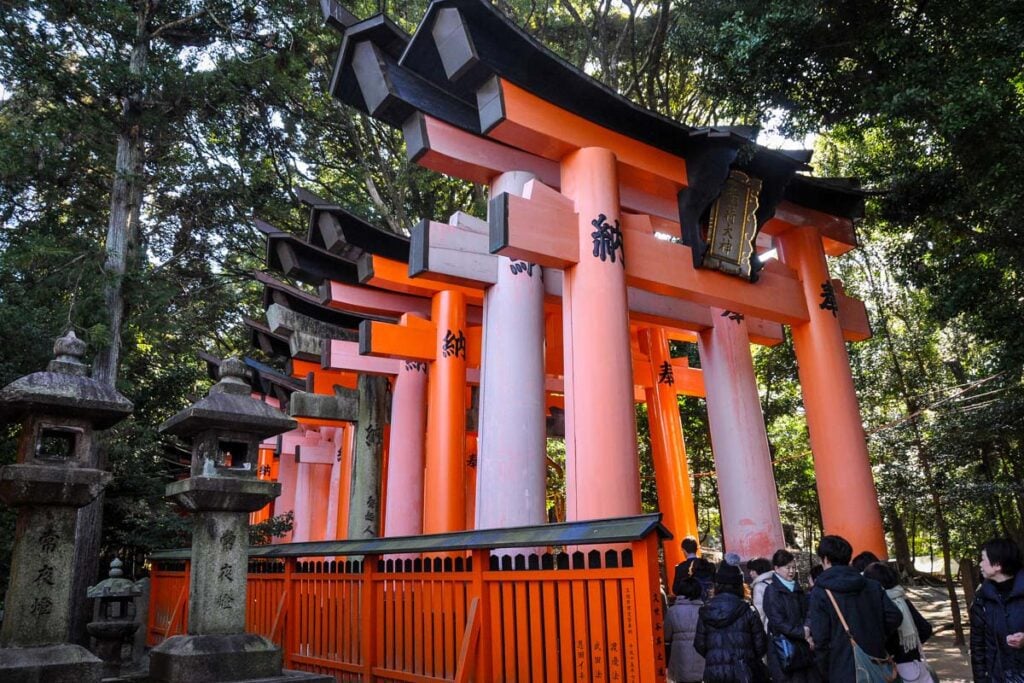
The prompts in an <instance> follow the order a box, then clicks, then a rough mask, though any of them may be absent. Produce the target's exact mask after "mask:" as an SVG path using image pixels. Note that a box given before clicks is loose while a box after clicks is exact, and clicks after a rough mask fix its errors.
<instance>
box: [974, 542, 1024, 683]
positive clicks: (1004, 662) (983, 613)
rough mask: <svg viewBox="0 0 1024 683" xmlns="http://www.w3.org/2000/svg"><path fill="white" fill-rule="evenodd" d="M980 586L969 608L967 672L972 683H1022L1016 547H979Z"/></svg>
mask: <svg viewBox="0 0 1024 683" xmlns="http://www.w3.org/2000/svg"><path fill="white" fill-rule="evenodd" d="M981 575H982V576H983V577H984V579H985V582H984V583H983V584H981V588H979V589H978V592H977V594H976V595H975V597H974V603H973V604H972V605H971V670H972V671H973V672H974V680H975V681H976V683H1024V569H1022V568H1021V553H1020V548H1018V547H1017V544H1016V543H1014V542H1013V541H1011V540H1010V539H1008V538H993V539H992V540H990V541H988V542H987V543H985V545H983V546H981Z"/></svg>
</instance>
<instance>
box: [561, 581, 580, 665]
mask: <svg viewBox="0 0 1024 683" xmlns="http://www.w3.org/2000/svg"><path fill="white" fill-rule="evenodd" d="M572 618H573V614H572V582H571V581H568V580H564V581H559V582H558V643H559V649H560V650H561V661H562V673H561V676H560V677H559V678H558V680H559V681H570V680H573V678H574V676H575V673H574V672H575V671H576V641H575V639H574V638H573V624H572Z"/></svg>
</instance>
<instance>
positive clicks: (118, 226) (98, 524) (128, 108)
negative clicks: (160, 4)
mask: <svg viewBox="0 0 1024 683" xmlns="http://www.w3.org/2000/svg"><path fill="white" fill-rule="evenodd" d="M148 7H149V4H148V3H141V5H140V8H139V13H138V15H137V18H136V34H135V45H134V47H133V49H132V55H131V61H130V62H129V72H130V74H131V78H130V80H129V83H128V84H127V86H126V87H127V92H126V94H125V96H124V98H123V100H122V105H121V124H120V132H119V133H118V136H117V159H116V162H115V170H114V180H113V182H112V184H111V190H110V195H111V196H110V222H109V223H108V225H107V241H106V260H105V262H104V264H103V270H104V273H105V275H106V278H107V279H106V283H105V285H104V289H103V302H104V306H105V308H106V313H107V333H108V335H109V344H108V345H107V346H106V347H104V348H100V349H97V352H96V356H95V358H94V359H93V368H92V376H93V379H95V380H97V381H99V382H102V383H103V384H107V385H109V386H111V387H113V386H114V385H115V384H116V383H117V375H118V367H119V364H120V360H121V335H122V329H123V325H124V309H125V306H124V276H125V273H126V272H127V268H128V264H129V262H130V259H131V257H132V256H133V253H134V251H135V247H136V245H137V244H138V232H139V220H140V215H141V210H142V197H143V190H144V180H143V160H144V150H143V136H142V125H141V113H142V99H143V89H142V83H143V76H144V74H145V72H146V65H147V62H148V57H149V35H148V33H147V31H146V23H147V21H148ZM101 448H102V446H101ZM105 460H106V458H105V456H104V455H101V466H103V467H105V466H106V462H105ZM104 499H105V496H104V495H103V494H102V493H101V494H100V495H99V496H98V497H97V498H96V500H94V501H93V502H91V503H90V504H89V505H86V506H85V507H83V508H81V509H80V510H79V511H78V517H77V519H76V522H75V568H74V572H73V574H72V577H71V581H72V586H71V589H72V593H71V595H72V599H71V615H70V622H71V623H70V633H69V636H70V639H71V641H72V642H75V643H80V644H83V645H86V646H88V644H89V635H88V633H87V632H86V629H85V625H86V624H87V623H88V622H89V621H91V618H92V610H91V609H90V607H91V605H90V601H89V600H87V599H86V597H85V595H86V591H87V589H88V587H89V586H90V585H92V584H94V583H96V582H97V580H98V578H99V576H98V574H99V554H100V542H101V540H102V527H103V502H104Z"/></svg>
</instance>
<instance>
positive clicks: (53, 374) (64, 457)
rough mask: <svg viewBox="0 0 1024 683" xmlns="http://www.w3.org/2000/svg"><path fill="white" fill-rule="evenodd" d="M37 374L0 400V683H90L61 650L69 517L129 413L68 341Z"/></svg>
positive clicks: (87, 671)
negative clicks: (14, 450)
mask: <svg viewBox="0 0 1024 683" xmlns="http://www.w3.org/2000/svg"><path fill="white" fill-rule="evenodd" d="M54 352H55V354H56V358H55V359H54V360H53V361H51V362H50V365H49V366H48V367H47V370H46V372H37V373H34V374H31V375H27V376H25V377H22V378H20V379H17V380H15V381H14V382H12V383H10V384H8V385H7V386H6V387H4V388H3V389H2V390H0V420H3V421H4V422H21V424H22V429H21V437H20V439H19V442H18V454H17V463H16V464H14V465H8V466H6V467H4V468H3V469H2V470H0V500H2V501H3V502H4V503H6V504H7V505H9V506H11V507H13V508H16V509H17V510H18V522H17V527H16V529H15V537H14V551H13V553H12V557H11V582H10V587H9V588H8V590H7V598H6V600H7V602H6V606H5V607H6V609H5V615H4V616H5V618H4V622H3V628H2V629H0V680H2V681H5V682H8V681H9V682H12V683H19V682H21V681H25V682H26V683H27V682H29V681H33V682H34V681H47V682H54V683H61V682H64V681H67V682H69V683H71V682H74V683H83V682H84V683H93V682H98V681H99V680H100V677H101V675H102V671H103V665H102V662H101V661H100V660H99V659H97V658H96V657H94V656H93V655H92V654H91V653H90V652H89V651H88V650H86V649H85V648H83V647H81V646H79V645H73V644H70V643H68V642H67V641H68V636H69V626H70V619H71V604H72V601H78V600H83V601H84V600H85V597H86V596H85V594H84V593H83V594H82V595H72V588H71V587H72V572H73V568H74V566H75V518H76V511H77V510H78V509H79V508H82V507H83V506H85V505H87V504H88V503H89V502H91V501H93V500H95V499H96V497H97V496H99V494H100V492H101V491H102V490H103V488H104V487H105V486H106V485H107V483H108V482H109V481H110V478H111V475H110V474H109V473H107V472H103V471H101V470H99V469H97V467H96V465H97V448H98V444H97V439H96V432H97V431H98V430H102V429H106V428H108V427H110V426H112V425H114V424H115V423H117V422H120V421H121V420H122V419H123V418H125V417H127V416H128V415H129V414H130V413H131V411H132V404H131V403H130V402H128V400H127V399H125V398H124V397H123V396H121V395H120V394H119V393H117V392H116V391H114V390H113V389H112V388H110V387H107V386H106V385H103V384H100V383H99V382H96V381H94V380H92V379H90V378H89V377H88V376H87V375H88V367H87V366H86V365H84V364H83V363H82V362H81V357H82V355H83V354H84V352H85V343H84V342H82V341H80V340H78V339H77V338H76V337H75V334H74V332H69V333H68V335H67V336H66V337H63V338H61V339H58V340H57V343H56V344H55V345H54Z"/></svg>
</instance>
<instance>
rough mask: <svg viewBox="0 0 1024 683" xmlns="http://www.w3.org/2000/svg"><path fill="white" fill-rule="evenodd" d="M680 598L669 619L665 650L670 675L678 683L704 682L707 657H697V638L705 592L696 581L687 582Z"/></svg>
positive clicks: (684, 581) (666, 628)
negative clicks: (694, 641) (695, 644)
mask: <svg viewBox="0 0 1024 683" xmlns="http://www.w3.org/2000/svg"><path fill="white" fill-rule="evenodd" d="M678 588H679V589H680V593H679V595H677V596H676V599H675V602H674V603H672V606H671V607H669V608H668V615H667V616H666V617H665V650H666V653H667V655H668V675H669V679H670V680H672V681H674V683H700V681H702V680H703V679H704V658H703V657H701V656H700V655H699V654H697V650H695V649H694V647H693V639H694V638H695V637H696V635H697V615H698V613H699V612H700V608H701V607H702V606H703V605H704V602H703V601H702V600H701V594H702V593H703V589H702V588H701V585H700V582H699V581H697V579H694V578H688V579H685V580H683V581H682V582H681V583H680V585H679V586H678Z"/></svg>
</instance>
